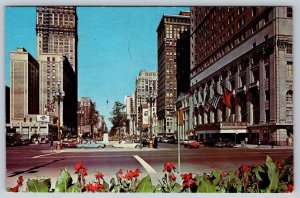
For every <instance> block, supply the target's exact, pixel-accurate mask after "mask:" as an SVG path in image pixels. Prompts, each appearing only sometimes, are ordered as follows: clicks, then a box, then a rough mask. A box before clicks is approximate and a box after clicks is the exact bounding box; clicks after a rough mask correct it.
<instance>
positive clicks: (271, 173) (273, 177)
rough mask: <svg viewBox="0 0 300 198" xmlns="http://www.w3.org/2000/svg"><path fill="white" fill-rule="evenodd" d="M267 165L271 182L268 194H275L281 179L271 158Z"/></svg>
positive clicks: (268, 159)
mask: <svg viewBox="0 0 300 198" xmlns="http://www.w3.org/2000/svg"><path fill="white" fill-rule="evenodd" d="M266 164H267V167H268V177H269V180H270V185H269V186H268V188H267V192H269V193H270V192H273V191H275V190H276V189H277V187H278V183H279V177H278V173H277V170H276V164H275V163H274V162H273V160H272V158H271V157H270V156H267V159H266Z"/></svg>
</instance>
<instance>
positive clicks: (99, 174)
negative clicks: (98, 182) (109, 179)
mask: <svg viewBox="0 0 300 198" xmlns="http://www.w3.org/2000/svg"><path fill="white" fill-rule="evenodd" d="M103 176H104V174H103V173H100V172H98V173H97V174H96V175H95V177H96V179H103Z"/></svg>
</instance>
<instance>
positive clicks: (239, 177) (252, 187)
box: [7, 156, 294, 193]
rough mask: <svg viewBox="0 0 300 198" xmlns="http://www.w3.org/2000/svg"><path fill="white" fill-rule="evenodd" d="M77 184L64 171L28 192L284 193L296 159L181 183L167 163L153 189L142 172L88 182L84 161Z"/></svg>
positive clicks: (185, 177) (32, 182) (188, 176)
mask: <svg viewBox="0 0 300 198" xmlns="http://www.w3.org/2000/svg"><path fill="white" fill-rule="evenodd" d="M74 170H75V174H76V177H77V181H76V182H75V183H73V178H72V177H71V175H70V173H69V172H68V171H67V170H65V169H64V170H62V171H61V172H60V174H59V176H58V179H57V181H56V184H55V189H51V181H50V178H48V179H29V180H28V181H27V182H26V185H27V186H26V192H93V193H94V192H129V193H133V192H137V193H145V192H152V193H153V192H161V193H169V192H176V193H181V192H186V193H194V192H198V193H201V192H206V193H282V192H293V190H294V187H293V181H294V180H293V175H294V165H293V156H291V157H289V158H288V159H287V160H283V161H277V162H276V163H275V162H274V161H273V160H272V159H271V157H269V156H267V158H266V163H265V164H263V165H259V166H248V165H242V166H240V168H238V169H237V170H236V171H229V172H222V171H221V170H218V169H216V170H213V171H212V172H211V173H210V174H209V175H208V174H205V173H204V174H203V175H193V174H192V173H183V174H181V175H180V176H181V178H182V183H181V184H179V183H178V182H177V178H176V176H175V171H176V168H175V167H174V164H173V163H172V162H167V163H165V164H164V168H163V177H162V179H161V180H159V183H158V184H157V185H156V186H154V185H153V184H152V182H151V178H150V176H149V175H147V176H145V177H144V178H142V179H139V176H140V173H141V171H140V170H139V169H135V170H127V171H126V172H125V173H123V171H122V169H119V170H118V171H117V172H116V177H114V178H111V179H110V181H109V182H107V181H105V180H104V174H103V173H101V172H97V173H96V174H95V179H94V181H89V182H88V183H87V182H86V179H85V176H87V174H88V169H87V167H86V166H84V164H82V163H81V162H79V163H77V164H75V166H74ZM22 185H23V177H22V176H19V178H18V180H17V184H16V186H14V187H12V188H8V189H7V191H9V192H19V188H20V187H21V186H22Z"/></svg>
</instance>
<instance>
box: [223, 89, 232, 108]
mask: <svg viewBox="0 0 300 198" xmlns="http://www.w3.org/2000/svg"><path fill="white" fill-rule="evenodd" d="M231 95H232V93H231V91H229V90H226V92H225V93H224V94H223V97H222V103H223V104H224V105H225V106H226V107H231Z"/></svg>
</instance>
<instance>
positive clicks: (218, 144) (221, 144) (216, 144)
mask: <svg viewBox="0 0 300 198" xmlns="http://www.w3.org/2000/svg"><path fill="white" fill-rule="evenodd" d="M225 146H226V144H225V142H224V141H217V142H216V143H215V146H214V147H225Z"/></svg>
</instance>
